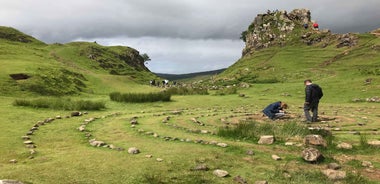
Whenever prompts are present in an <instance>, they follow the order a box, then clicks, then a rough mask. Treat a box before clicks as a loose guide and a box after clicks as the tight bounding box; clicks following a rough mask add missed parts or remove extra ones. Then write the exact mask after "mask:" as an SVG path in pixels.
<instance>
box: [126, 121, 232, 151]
mask: <svg viewBox="0 0 380 184" xmlns="http://www.w3.org/2000/svg"><path fill="white" fill-rule="evenodd" d="M169 120H170V116H166V117H165V119H164V120H163V121H162V122H163V123H164V124H166V125H168V126H172V127H175V128H178V129H183V130H187V132H190V133H202V134H213V133H212V132H211V131H207V130H192V129H187V128H184V127H180V126H177V125H174V124H169V123H168V121H169ZM191 120H192V121H193V122H194V123H197V124H198V125H200V126H205V124H203V123H199V121H198V120H196V119H195V118H192V119H191ZM130 123H131V128H136V126H137V125H138V124H139V123H138V121H137V117H133V118H132V119H131V121H130ZM137 132H139V133H141V134H144V135H147V136H153V137H155V138H163V140H165V141H181V142H193V143H197V144H205V145H216V146H219V147H227V146H228V144H226V143H222V142H217V141H206V140H202V139H196V140H192V139H189V138H178V137H171V136H160V135H159V134H158V133H155V132H150V131H145V130H143V129H137Z"/></svg>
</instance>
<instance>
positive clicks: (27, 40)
mask: <svg viewBox="0 0 380 184" xmlns="http://www.w3.org/2000/svg"><path fill="white" fill-rule="evenodd" d="M0 40H1V42H0V62H1V65H2V67H1V74H0V89H1V90H2V93H3V94H15V93H18V94H21V93H22V94H24V92H32V93H35V94H37V95H38V94H39V95H55V96H57V95H72V94H79V93H82V92H84V93H103V90H106V91H107V92H109V91H112V90H118V89H120V88H123V87H122V86H125V84H126V83H128V84H129V83H130V84H131V85H133V84H135V85H137V84H140V83H146V84H148V81H149V80H150V79H152V78H156V76H155V75H154V74H152V73H151V72H150V71H149V70H148V69H147V68H146V67H145V66H144V60H143V58H142V57H141V56H140V55H139V53H138V51H136V50H135V49H132V48H129V47H122V46H113V47H105V46H101V45H98V44H96V43H86V42H75V43H67V44H58V43H57V44H50V45H48V44H44V43H42V42H41V41H38V40H36V39H35V38H33V37H31V36H28V35H25V34H23V33H21V32H19V31H17V30H15V29H13V28H9V27H0ZM20 74H23V75H24V78H22V79H15V78H13V79H12V78H11V77H10V76H12V75H15V76H16V78H17V76H19V75H20ZM128 88H129V87H128ZM125 89H126V88H125Z"/></svg>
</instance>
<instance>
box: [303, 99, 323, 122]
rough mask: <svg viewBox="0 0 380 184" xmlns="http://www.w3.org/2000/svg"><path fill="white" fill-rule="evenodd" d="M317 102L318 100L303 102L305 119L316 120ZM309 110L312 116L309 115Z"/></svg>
mask: <svg viewBox="0 0 380 184" xmlns="http://www.w3.org/2000/svg"><path fill="white" fill-rule="evenodd" d="M318 104H319V102H314V103H311V104H305V105H304V106H303V110H304V112H305V118H306V121H310V122H316V121H317V118H318ZM310 111H311V112H312V113H313V116H311V115H310Z"/></svg>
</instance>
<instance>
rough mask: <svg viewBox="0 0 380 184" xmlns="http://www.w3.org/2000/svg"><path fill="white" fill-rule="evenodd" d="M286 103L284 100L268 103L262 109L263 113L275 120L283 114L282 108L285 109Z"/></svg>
mask: <svg viewBox="0 0 380 184" xmlns="http://www.w3.org/2000/svg"><path fill="white" fill-rule="evenodd" d="M287 108H288V105H287V104H286V103H284V102H281V101H278V102H274V103H272V104H269V105H268V106H267V107H266V108H265V109H264V110H263V113H264V114H265V115H266V116H268V118H270V119H271V120H275V119H277V118H280V117H282V116H284V115H285V111H284V109H287Z"/></svg>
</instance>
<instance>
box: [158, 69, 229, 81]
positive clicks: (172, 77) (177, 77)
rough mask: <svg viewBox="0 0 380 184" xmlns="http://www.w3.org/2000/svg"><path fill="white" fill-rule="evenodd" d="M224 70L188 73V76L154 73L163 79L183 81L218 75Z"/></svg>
mask: <svg viewBox="0 0 380 184" xmlns="http://www.w3.org/2000/svg"><path fill="white" fill-rule="evenodd" d="M224 70H226V68H223V69H219V70H212V71H205V72H195V73H188V74H163V73H155V74H156V75H157V76H159V77H161V78H163V79H168V80H171V81H175V80H184V79H199V78H207V77H210V76H213V75H217V74H220V73H222V72H223V71H224Z"/></svg>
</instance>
